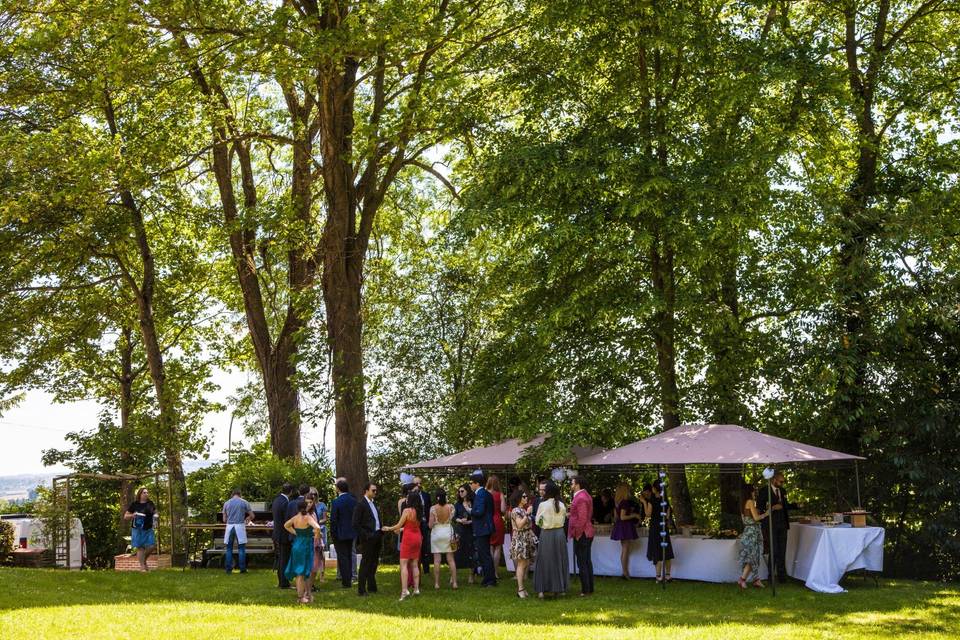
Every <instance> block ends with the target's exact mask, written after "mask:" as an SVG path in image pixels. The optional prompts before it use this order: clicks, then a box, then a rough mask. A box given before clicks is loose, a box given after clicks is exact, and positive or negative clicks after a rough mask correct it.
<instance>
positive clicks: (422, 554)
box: [124, 470, 794, 603]
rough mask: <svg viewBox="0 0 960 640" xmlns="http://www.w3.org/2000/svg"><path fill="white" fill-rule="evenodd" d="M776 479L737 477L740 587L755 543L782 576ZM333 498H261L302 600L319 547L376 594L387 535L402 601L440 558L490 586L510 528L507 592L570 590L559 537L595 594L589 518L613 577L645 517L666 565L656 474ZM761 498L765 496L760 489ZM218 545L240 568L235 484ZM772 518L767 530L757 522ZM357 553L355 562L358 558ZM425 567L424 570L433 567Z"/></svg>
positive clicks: (651, 555) (583, 591)
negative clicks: (607, 549) (601, 535)
mask: <svg viewBox="0 0 960 640" xmlns="http://www.w3.org/2000/svg"><path fill="white" fill-rule="evenodd" d="M783 484H784V475H783V473H781V472H777V473H776V474H775V475H774V476H773V478H771V480H770V490H769V491H760V490H759V487H757V486H754V485H744V487H743V491H742V496H741V503H740V504H741V516H742V520H743V533H742V534H741V535H740V537H739V538H738V554H739V560H740V565H741V567H742V573H741V574H740V576H739V578H738V584H739V587H740V588H741V589H746V588H747V583H751V584H753V585H754V586H756V587H763V586H764V585H763V582H762V581H761V579H760V574H759V567H760V565H761V562H762V557H763V552H764V545H765V542H766V545H767V546H768V548H770V549H772V555H773V565H774V569H775V570H776V571H777V574H778V575H779V576H780V577H783V576H786V567H785V565H786V562H785V554H786V536H787V529H789V526H790V524H789V518H788V509H790V508H792V507H793V506H794V505H792V504H790V503H789V502H788V500H787V495H786V490H785V489H784V488H783ZM335 488H336V492H337V497H336V498H335V499H334V500H333V501H332V502H331V503H330V505H329V507H328V505H327V504H326V503H324V502H323V501H322V500H320V498H319V492H318V491H317V489H316V488H314V487H310V486H308V485H301V486H299V487H296V488H295V487H293V486H292V485H290V484H285V485H284V486H283V487H282V489H281V491H280V494H279V495H278V496H277V497H276V498H275V499H274V501H273V504H272V505H271V509H272V515H273V536H272V537H273V543H274V549H275V551H276V553H275V557H276V564H277V581H278V586H279V587H280V588H282V589H289V588H292V587H293V586H294V585H295V587H296V590H297V598H298V601H299V602H301V603H309V602H312V600H313V593H314V591H315V590H316V584H317V582H318V580H319V581H320V582H322V581H323V580H324V569H325V564H326V563H325V555H324V554H325V552H326V550H328V549H329V548H330V547H329V546H328V544H329V545H330V546H332V547H333V550H334V551H335V555H336V560H337V577H338V579H339V580H340V582H341V585H342V586H343V588H346V589H349V588H351V587H352V584H353V580H354V579H356V584H357V593H358V594H359V595H360V596H366V595H368V594H372V593H377V590H378V588H377V568H378V564H379V559H380V555H381V550H382V546H383V539H384V536H385V534H387V533H394V534H397V538H398V540H397V545H398V549H399V554H400V599H401V600H405V599H407V598H408V597H410V596H411V595H419V594H420V584H421V578H428V577H430V576H431V575H432V577H433V586H434V589H440V588H441V569H442V563H443V561H444V560H445V561H446V564H447V566H448V570H449V585H450V588H451V589H457V588H458V583H457V569H458V568H461V569H462V568H466V569H468V570H469V571H468V574H467V575H468V581H469V583H470V584H473V583H474V582H475V581H479V582H480V585H481V586H483V587H493V586H496V585H497V583H498V582H499V580H500V576H499V574H498V570H499V567H500V563H501V559H502V558H503V554H504V544H505V541H506V534H507V532H508V529H509V532H510V533H511V537H510V546H509V549H508V550H506V553H509V555H510V558H511V560H512V561H513V563H514V565H515V580H516V587H517V596H518V597H519V598H527V597H529V595H530V594H529V592H528V591H527V578H528V574H529V572H530V571H531V570H532V572H533V591H534V592H535V593H537V595H538V597H540V598H544V597H545V596H547V595H560V594H565V593H566V592H567V591H568V590H569V588H570V573H571V572H570V566H569V560H568V555H567V542H568V540H571V541H572V542H573V551H574V562H575V563H576V569H577V571H576V573H577V575H578V576H579V582H580V595H581V596H589V595H591V594H592V593H593V592H594V575H593V561H592V557H591V551H592V545H593V539H594V535H595V530H594V524H595V523H597V524H605V525H611V532H610V539H611V540H616V541H619V542H620V545H621V554H620V561H621V569H622V576H621V577H622V578H623V579H629V578H630V555H631V553H632V550H633V548H634V546H635V545H634V543H635V541H636V540H638V539H640V532H639V529H640V528H641V527H642V526H643V525H644V524H645V523H646V524H648V527H647V528H648V533H647V535H648V542H647V552H646V557H647V560H648V561H650V562H652V563H653V564H654V565H655V567H656V580H657V582H661V581H671V580H672V577H671V575H670V565H671V561H672V560H673V559H674V557H675V556H674V550H673V544H672V541H671V539H670V533H669V531H670V526H669V523H670V521H671V512H670V503H669V501H668V500H667V498H666V495H665V493H664V491H663V487H662V485H661V483H660V481H659V480H657V481H654V482H652V483H648V484H645V485H643V488H642V490H641V491H640V493H639V495H637V496H636V497H635V496H634V495H633V491H632V489H631V487H630V485H628V484H626V483H622V484H620V485H618V486H617V487H616V489H615V491H611V490H610V489H603V490H601V491H600V492H599V493H598V495H597V496H596V497H595V498H594V497H591V495H590V492H589V489H590V487H589V486H588V483H587V481H586V479H585V478H583V477H581V476H575V477H573V478H572V479H571V480H570V486H569V493H570V495H571V500H570V503H569V505H567V504H566V503H565V502H564V500H563V497H562V493H563V490H562V489H563V488H562V487H561V486H560V485H559V484H557V483H555V482H554V481H552V480H546V479H543V480H538V482H537V490H536V492H532V491H530V490H529V489H528V488H527V486H526V484H524V483H523V482H522V481H521V480H520V479H519V478H517V477H513V478H511V479H510V480H509V482H508V487H507V491H508V492H507V493H504V492H503V491H502V487H501V484H500V480H499V478H498V477H497V476H495V475H491V476H489V477H486V476H485V474H484V473H483V472H482V471H479V470H478V471H476V472H474V473H473V474H472V475H471V476H470V481H469V482H468V483H465V484H463V485H461V486H459V487H457V490H456V496H455V497H454V498H453V499H452V500H451V499H450V498H449V497H448V495H447V493H446V491H445V490H444V489H439V490H437V491H435V492H434V493H433V495H432V496H431V494H430V492H428V491H426V490H425V489H424V488H423V485H422V481H421V479H420V478H416V477H414V478H411V479H410V482H407V483H405V484H404V485H403V486H402V494H401V497H400V500H399V502H398V504H397V513H398V519H397V521H396V522H395V523H394V524H389V523H387V522H385V521H384V519H383V516H382V512H381V508H382V507H381V505H379V504H378V502H377V494H378V492H379V487H378V485H376V484H375V483H372V482H371V483H367V484H366V485H365V486H364V487H363V491H362V495H361V497H360V498H359V499H358V498H356V497H355V496H354V495H353V494H352V493H351V492H350V486H349V484H348V482H347V480H346V479H344V478H339V479H337V480H336V483H335ZM768 494H769V496H770V500H769V504H768V500H767V495H768ZM222 512H223V522H224V524H225V532H224V542H225V545H226V550H225V560H224V568H225V570H226V572H227V573H231V572H232V570H233V545H234V543H236V544H237V545H238V565H239V566H238V568H239V570H240V572H241V573H243V572H245V571H246V553H245V547H246V542H247V537H246V525H248V524H249V523H250V522H252V520H253V518H254V512H253V510H252V509H251V507H250V504H249V503H248V502H247V501H246V500H244V499H243V497H242V496H241V494H240V491H239V490H234V491H233V492H232V495H231V497H230V499H229V500H227V501H226V502H225V503H224V505H223V510H222ZM155 514H156V507H155V506H154V504H153V503H152V502H151V501H150V499H149V494H148V492H147V490H146V488H143V487H141V488H140V489H138V491H137V493H136V499H135V500H134V502H133V503H131V505H130V507H129V508H128V509H127V511H126V513H125V514H124V518H125V519H128V520H132V521H133V535H132V542H133V546H134V547H135V549H136V551H135V553H137V555H138V556H139V559H140V564H141V570H142V571H146V558H147V557H148V556H149V554H150V553H151V551H152V550H153V549H154V548H155V545H156V540H155V537H154V533H153V522H154V516H155ZM768 517H769V518H772V523H771V525H772V527H770V528H772V531H773V538H772V540H768V538H769V535H767V531H768V528H765V527H761V526H760V523H761V522H763V521H764V520H765V519H766V518H768ZM358 554H359V555H360V558H361V560H360V563H359V567H358V566H357V563H356V556H357V555H358ZM431 566H432V567H433V571H432V572H431Z"/></svg>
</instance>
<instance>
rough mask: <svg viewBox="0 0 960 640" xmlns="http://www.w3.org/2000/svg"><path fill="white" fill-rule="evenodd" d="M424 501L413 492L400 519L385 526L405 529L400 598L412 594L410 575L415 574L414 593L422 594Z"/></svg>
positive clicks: (387, 529)
mask: <svg viewBox="0 0 960 640" xmlns="http://www.w3.org/2000/svg"><path fill="white" fill-rule="evenodd" d="M421 509H423V503H422V502H421V500H420V496H419V495H417V494H416V493H414V492H411V493H410V494H409V495H408V496H407V500H406V502H405V503H404V506H403V512H402V513H401V514H400V521H399V522H397V524H395V525H393V526H392V527H387V526H385V527H383V530H384V531H392V532H397V531H403V537H402V538H401V539H400V600H406V599H407V597H409V595H410V590H409V583H410V581H409V577H410V576H413V595H415V596H418V595H420V567H419V564H420V549H421V547H422V545H423V537H422V534H421V533H420V511H421Z"/></svg>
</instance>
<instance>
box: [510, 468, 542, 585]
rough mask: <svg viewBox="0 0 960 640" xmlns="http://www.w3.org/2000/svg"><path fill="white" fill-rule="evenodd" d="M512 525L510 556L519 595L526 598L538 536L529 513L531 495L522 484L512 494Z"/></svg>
mask: <svg viewBox="0 0 960 640" xmlns="http://www.w3.org/2000/svg"><path fill="white" fill-rule="evenodd" d="M510 506H511V507H513V510H512V511H511V512H510V525H511V530H512V531H513V536H512V537H511V539H510V557H511V558H513V563H514V565H515V567H516V578H517V597H518V598H526V597H527V588H526V585H525V584H524V583H525V582H526V579H527V568H528V567H529V566H530V563H531V562H533V560H534V558H535V557H536V555H537V536H535V535H534V534H533V518H532V517H531V516H530V514H529V513H527V507H528V506H530V496H529V494H528V493H527V490H526V489H524V488H523V486H522V485H521V486H520V487H519V488H517V489H515V490H514V492H513V493H512V494H510Z"/></svg>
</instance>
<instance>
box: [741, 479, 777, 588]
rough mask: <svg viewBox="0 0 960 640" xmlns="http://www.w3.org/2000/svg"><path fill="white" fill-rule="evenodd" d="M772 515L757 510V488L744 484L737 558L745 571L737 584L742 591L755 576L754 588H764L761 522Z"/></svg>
mask: <svg viewBox="0 0 960 640" xmlns="http://www.w3.org/2000/svg"><path fill="white" fill-rule="evenodd" d="M768 515H770V512H769V511H767V512H766V513H760V512H759V511H758V510H757V487H756V486H755V485H751V484H746V483H744V485H743V487H742V488H741V490H740V517H741V518H742V519H743V533H741V534H740V537H739V538H737V557H738V558H739V560H740V566H741V567H743V571H742V572H741V573H740V578H738V579H737V584H738V585H740V588H741V589H746V588H747V581H748V580H749V579H750V576H751V575H752V576H753V586H755V587H757V588H758V589H762V588H763V587H764V584H763V581H762V580H760V570H759V569H760V562H761V559H762V557H763V532H762V531H761V530H760V522H761V521H762V520H763V519H764V518H766V517H767V516H768Z"/></svg>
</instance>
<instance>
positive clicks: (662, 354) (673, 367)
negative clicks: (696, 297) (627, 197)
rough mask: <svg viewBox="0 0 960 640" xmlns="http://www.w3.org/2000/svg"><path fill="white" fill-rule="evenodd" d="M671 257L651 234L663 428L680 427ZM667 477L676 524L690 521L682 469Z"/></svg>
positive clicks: (667, 248)
mask: <svg viewBox="0 0 960 640" xmlns="http://www.w3.org/2000/svg"><path fill="white" fill-rule="evenodd" d="M673 257H674V250H673V247H671V246H670V245H669V243H667V242H664V241H663V240H662V239H661V238H660V236H659V235H655V236H654V239H653V242H652V244H651V247H650V267H651V280H652V283H653V290H654V293H655V295H656V299H657V310H656V312H655V313H654V333H653V339H654V344H655V346H656V349H657V375H658V378H659V380H660V409H661V413H662V415H663V430H664V431H668V430H670V429H673V428H676V427H679V426H680V390H679V388H678V386H677V353H676V344H675V342H674V338H675V333H676V316H675V313H676V288H675V286H676V282H675V279H674V278H675V274H674V268H673ZM667 477H668V478H669V488H670V499H671V502H672V506H673V513H674V517H675V518H676V520H677V524H693V503H692V501H691V500H690V488H689V486H688V485H687V472H686V469H684V468H671V469H668V471H667Z"/></svg>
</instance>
